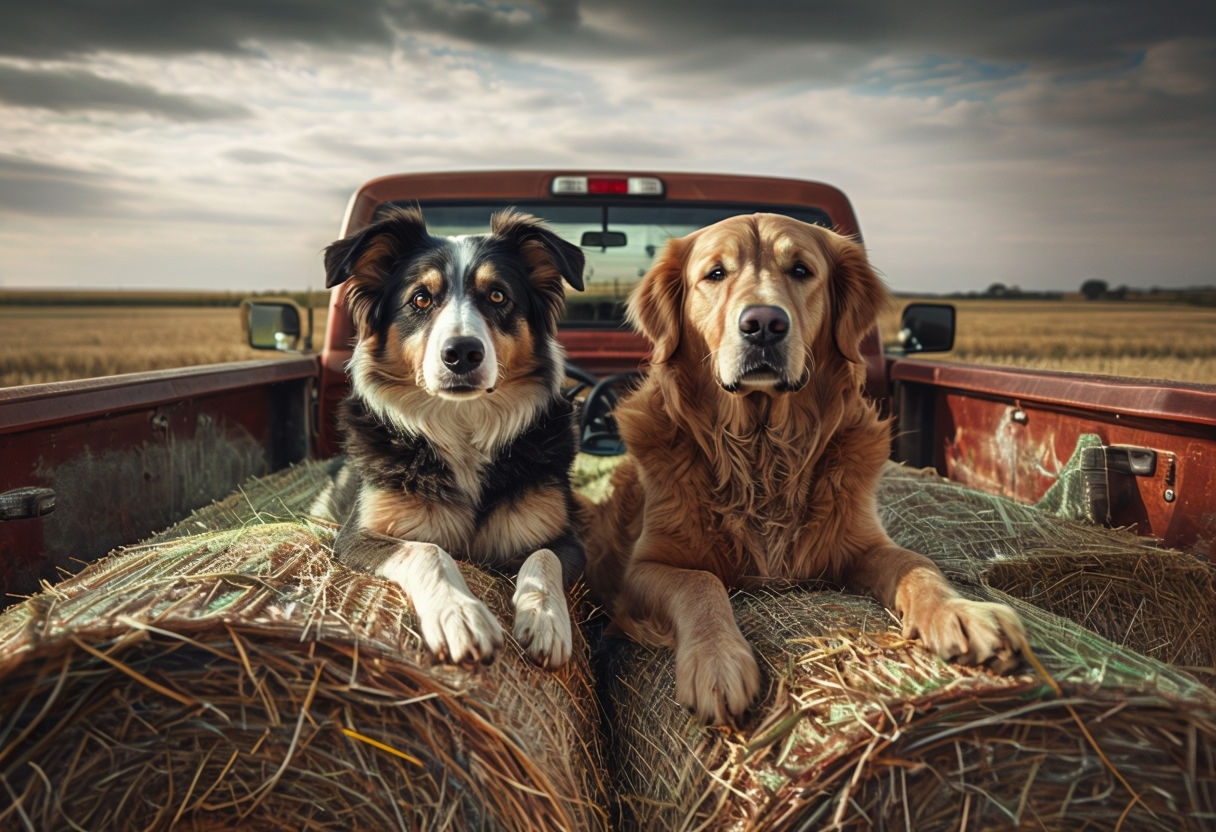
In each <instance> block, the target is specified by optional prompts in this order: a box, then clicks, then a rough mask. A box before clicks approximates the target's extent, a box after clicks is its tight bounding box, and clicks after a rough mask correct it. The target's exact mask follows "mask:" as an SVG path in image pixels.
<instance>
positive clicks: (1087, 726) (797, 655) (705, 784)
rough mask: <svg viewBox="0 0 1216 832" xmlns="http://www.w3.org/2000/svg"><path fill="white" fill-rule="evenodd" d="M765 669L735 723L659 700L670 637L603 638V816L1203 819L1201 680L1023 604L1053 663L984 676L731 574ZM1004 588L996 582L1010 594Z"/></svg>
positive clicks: (813, 821) (1214, 715) (680, 825)
mask: <svg viewBox="0 0 1216 832" xmlns="http://www.w3.org/2000/svg"><path fill="white" fill-rule="evenodd" d="M733 601H734V604H735V611H736V616H737V618H738V620H739V624H740V627H741V629H742V631H743V633H744V635H745V636H746V637H747V638H748V640H749V641H750V642H751V644H752V645H753V646H754V648H755V650H756V654H757V657H758V658H759V660H760V662H761V666H762V668H763V669H764V670H765V672H766V674H767V677H768V682H769V684H768V691H767V694H766V695H765V697H764V699H763V702H762V704H761V705H760V706H759V707H758V708H757V709H756V713H755V714H754V715H753V716H752V717H751V718H750V720H749V721H748V722H747V724H745V725H744V726H742V728H741V730H738V731H735V730H726V729H722V728H703V727H700V726H699V725H696V724H694V723H693V721H692V720H691V718H690V717H689V715H688V714H687V713H686V712H685V711H684V710H683V709H682V708H681V707H680V706H679V705H678V704H677V703H676V702H675V700H674V698H673V696H672V693H673V690H674V684H675V682H674V673H673V666H672V661H671V654H670V651H668V650H664V649H651V648H645V647H641V646H638V645H634V644H629V643H626V642H623V641H615V640H614V642H613V643H612V644H611V645H610V646H609V645H607V644H606V645H603V646H601V648H600V651H599V657H600V659H599V660H600V662H601V663H602V670H601V674H600V675H601V682H602V686H603V689H602V697H603V701H604V707H605V711H606V718H607V719H608V720H609V724H610V725H612V726H613V729H614V730H613V732H612V734H611V736H610V740H609V744H610V749H609V763H610V769H611V770H613V772H614V774H615V778H616V779H615V782H614V788H615V793H616V797H617V813H618V815H619V818H618V826H619V828H622V829H670V830H694V829H697V830H710V829H714V830H717V829H722V830H727V829H729V830H778V829H780V830H787V829H814V830H818V829H857V830H863V829H864V830H869V829H915V830H918V832H928V831H929V830H938V829H942V830H947V829H949V830H956V829H996V828H1001V829H1003V828H1021V827H1027V828H1051V829H1116V828H1125V829H1162V830H1181V829H1205V828H1211V826H1212V823H1213V822H1214V820H1216V696H1214V695H1213V694H1212V692H1211V691H1210V690H1208V689H1207V688H1205V687H1203V686H1202V685H1199V684H1198V683H1196V682H1194V681H1193V680H1191V679H1190V678H1189V677H1187V676H1185V675H1183V674H1177V673H1174V672H1173V671H1171V670H1170V669H1169V668H1168V667H1167V666H1165V665H1162V664H1160V663H1157V662H1154V661H1152V660H1150V659H1146V658H1144V657H1140V656H1137V655H1136V654H1132V653H1127V652H1125V651H1121V650H1120V649H1119V648H1118V647H1116V646H1114V645H1111V644H1109V643H1107V642H1104V641H1103V640H1101V639H1099V638H1097V637H1095V636H1092V635H1090V634H1087V633H1084V631H1082V630H1080V629H1079V628H1076V627H1075V626H1072V625H1070V624H1068V623H1067V622H1064V621H1062V620H1060V619H1056V618H1054V617H1052V616H1049V615H1047V614H1043V613H1037V612H1035V611H1033V610H1032V609H1030V608H1023V609H1022V610H1021V611H1022V612H1023V615H1024V616H1025V617H1026V619H1027V623H1028V626H1029V629H1030V633H1031V640H1032V643H1034V644H1035V645H1036V647H1037V646H1039V645H1043V649H1042V650H1041V653H1042V660H1043V662H1044V664H1045V665H1046V666H1047V670H1048V671H1049V672H1050V673H1051V674H1052V675H1053V676H1055V677H1056V680H1055V681H1052V682H1048V681H1046V680H1045V679H1043V678H1040V677H1038V676H1036V675H1019V676H1009V677H999V676H994V675H991V674H989V673H987V672H985V671H983V670H975V669H968V668H963V667H958V666H956V665H951V664H948V663H946V662H943V661H941V660H939V659H937V658H936V657H934V656H933V655H931V654H930V653H928V652H927V651H925V650H924V649H923V648H921V647H920V646H919V645H917V644H915V643H912V642H909V641H907V640H905V639H903V638H901V637H900V636H899V635H898V631H897V630H896V629H894V628H893V627H892V619H891V617H890V615H889V614H888V613H887V612H886V611H885V610H883V609H882V608H881V607H880V606H879V605H878V604H877V603H875V602H873V601H871V600H869V599H866V598H861V597H858V596H853V595H848V594H842V593H839V592H834V591H808V590H805V589H794V590H786V591H767V590H766V591H761V592H758V593H755V594H750V595H747V594H737V595H736V596H735V597H734V599H733ZM1015 603H1016V602H1015Z"/></svg>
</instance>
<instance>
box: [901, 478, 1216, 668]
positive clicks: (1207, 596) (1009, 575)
mask: <svg viewBox="0 0 1216 832" xmlns="http://www.w3.org/2000/svg"><path fill="white" fill-rule="evenodd" d="M879 507H880V513H881V515H882V520H883V524H884V525H885V526H886V528H887V531H888V532H889V533H890V534H891V537H892V538H894V539H895V541H896V542H898V543H900V544H901V545H903V546H907V547H908V548H910V549H914V550H916V551H918V552H924V553H925V554H926V555H928V556H929V557H931V558H933V559H934V560H935V561H936V562H937V563H938V565H939V566H941V567H942V569H943V570H944V571H945V572H946V574H947V575H949V576H950V578H951V579H952V580H954V581H956V582H960V583H963V584H968V585H973V586H980V585H983V586H989V587H991V588H993V589H996V590H999V591H1001V592H1004V593H1006V594H1009V595H1012V596H1014V597H1016V598H1020V599H1022V600H1024V601H1027V602H1029V603H1031V604H1034V605H1035V606H1036V607H1040V608H1042V609H1045V610H1049V611H1050V612H1053V613H1055V614H1056V615H1059V616H1061V617H1063V618H1067V619H1070V620H1072V621H1074V622H1076V623H1077V624H1080V625H1081V626H1082V627H1085V628H1087V629H1089V630H1092V631H1093V632H1095V633H1098V634H1099V635H1101V636H1103V637H1104V638H1106V639H1108V640H1109V641H1112V642H1114V643H1116V644H1118V645H1120V646H1122V647H1126V648H1128V649H1130V650H1134V651H1136V652H1138V653H1144V654H1145V655H1148V656H1152V657H1153V658H1156V659H1160V660H1161V661H1165V662H1169V663H1170V664H1173V665H1175V666H1176V667H1179V668H1182V669H1185V670H1187V671H1189V672H1191V673H1193V674H1195V675H1196V676H1198V677H1199V678H1201V679H1203V680H1205V681H1207V682H1209V683H1210V682H1213V681H1216V587H1214V580H1213V570H1212V567H1211V565H1210V564H1208V563H1207V562H1205V561H1201V560H1200V559H1199V558H1197V557H1195V556H1193V555H1189V554H1186V553H1184V552H1179V551H1176V550H1173V549H1162V548H1159V547H1156V546H1154V545H1152V544H1151V543H1150V542H1147V541H1145V540H1144V539H1142V538H1139V537H1137V536H1136V535H1134V534H1133V533H1131V532H1130V531H1128V530H1126V529H1107V528H1102V527H1099V526H1093V525H1091V524H1089V523H1086V522H1077V521H1070V520H1064V519H1061V518H1058V517H1054V516H1052V515H1050V514H1047V513H1045V512H1043V511H1041V510H1040V509H1038V508H1036V507H1034V506H1027V505H1022V504H1020V503H1016V502H1013V501H1012V500H1007V499H1004V498H1001V497H996V496H993V495H991V494H985V493H983V492H980V491H975V490H972V489H969V488H965V487H963V486H960V485H957V484H955V483H952V482H950V481H949V480H946V479H943V478H941V477H939V476H937V475H936V474H935V473H933V472H931V471H929V472H926V471H917V470H913V469H910V468H907V467H904V466H899V465H895V464H894V463H889V464H888V465H887V467H886V469H885V470H884V472H883V477H882V480H881V482H880V484H879ZM926 518H932V522H926Z"/></svg>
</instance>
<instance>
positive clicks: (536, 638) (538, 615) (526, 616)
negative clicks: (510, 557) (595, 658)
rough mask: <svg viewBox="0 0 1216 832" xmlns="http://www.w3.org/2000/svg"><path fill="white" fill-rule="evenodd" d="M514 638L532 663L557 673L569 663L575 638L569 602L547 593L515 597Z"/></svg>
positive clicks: (533, 593)
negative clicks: (567, 606) (568, 607)
mask: <svg viewBox="0 0 1216 832" xmlns="http://www.w3.org/2000/svg"><path fill="white" fill-rule="evenodd" d="M515 638H516V640H517V641H518V642H519V643H520V646H522V647H523V648H524V650H525V651H526V652H527V654H528V656H529V657H530V658H531V659H532V661H534V662H536V663H537V664H538V665H540V666H541V667H544V668H547V669H549V670H555V669H557V668H559V667H561V666H562V665H564V664H565V663H566V662H568V661H569V660H570V653H571V651H572V650H573V645H574V635H573V632H572V630H571V627H570V611H569V610H567V609H566V598H565V596H563V595H558V596H556V597H554V596H552V595H549V594H548V593H544V592H525V593H516V594H515Z"/></svg>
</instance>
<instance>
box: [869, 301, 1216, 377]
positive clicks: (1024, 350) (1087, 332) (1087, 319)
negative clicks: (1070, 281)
mask: <svg viewBox="0 0 1216 832" xmlns="http://www.w3.org/2000/svg"><path fill="white" fill-rule="evenodd" d="M910 302H911V300H910V299H906V298H901V299H899V300H898V301H897V302H896V303H895V304H894V307H893V308H892V309H891V310H889V311H888V312H887V313H886V314H884V315H883V316H882V318H881V319H880V320H879V326H880V328H881V331H882V333H883V338H884V341H888V342H889V341H892V340H893V339H894V337H895V334H896V333H897V332H898V331H899V314H900V312H901V311H902V309H903V307H904V306H906V305H907V304H908V303H910ZM932 302H943V303H950V304H952V305H953V306H954V307H955V309H956V310H957V319H956V326H955V333H956V334H955V339H954V350H953V351H952V352H949V353H944V354H940V353H939V354H935V355H927V356H925V357H926V358H932V359H938V360H944V361H968V362H973V363H977V364H1004V365H1010V366H1015V367H1025V368H1029V369H1036V370H1059V371H1064V372H1078V373H1098V374H1101V375H1111V376H1130V377H1133V378H1154V379H1170V380H1173V381H1188V382H1196V383H1200V384H1216V307H1212V306H1207V307H1203V306H1190V305H1185V304H1174V303H1162V302H1149V301H1141V302H1136V301H1086V300H1079V299H1078V300H988V299H979V298H976V299H972V298H967V299H955V298H950V299H943V300H940V301H939V300H937V299H934V300H933V301H932Z"/></svg>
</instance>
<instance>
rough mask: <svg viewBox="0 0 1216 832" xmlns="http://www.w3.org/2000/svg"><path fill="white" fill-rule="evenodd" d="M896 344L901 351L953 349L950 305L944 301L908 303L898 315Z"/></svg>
mask: <svg viewBox="0 0 1216 832" xmlns="http://www.w3.org/2000/svg"><path fill="white" fill-rule="evenodd" d="M899 348H900V349H901V350H902V351H903V353H904V354H905V355H908V354H910V353H915V352H949V351H950V350H952V349H954V307H953V306H951V305H950V304H948V303H909V304H908V305H907V307H905V308H904V311H903V315H902V316H901V318H900V323H899Z"/></svg>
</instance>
